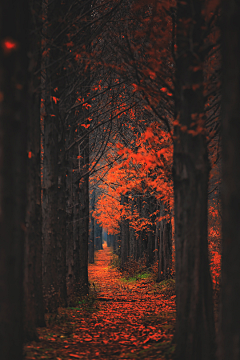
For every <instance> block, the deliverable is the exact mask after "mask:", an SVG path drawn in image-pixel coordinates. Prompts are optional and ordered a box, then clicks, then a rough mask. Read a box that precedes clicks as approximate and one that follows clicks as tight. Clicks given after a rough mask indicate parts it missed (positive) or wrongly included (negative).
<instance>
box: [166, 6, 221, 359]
mask: <svg viewBox="0 0 240 360" xmlns="http://www.w3.org/2000/svg"><path fill="white" fill-rule="evenodd" d="M203 4H204V2H203V1H201V0H195V1H194V2H193V1H191V0H186V1H178V2H177V25H176V26H177V29H176V31H177V33H176V45H177V54H176V56H177V58H176V93H175V96H176V99H175V100H176V109H175V119H176V120H175V129H174V158H173V161H174V164H173V171H174V173H173V176H174V197H175V244H176V301H177V319H176V321H177V322H176V345H177V346H176V359H178V360H180V359H181V360H182V359H185V360H207V359H209V360H210V359H211V360H212V359H214V351H215V348H214V318H213V303H212V284H211V278H210V272H209V260H208V238H207V235H208V233H207V195H208V175H209V162H208V153H207V141H206V130H205V113H204V95H203V81H204V78H203V64H204V52H203V47H202V46H203V39H204V36H203V31H204V25H205V24H204V8H203Z"/></svg>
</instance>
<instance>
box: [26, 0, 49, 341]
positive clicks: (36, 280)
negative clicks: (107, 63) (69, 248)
mask: <svg viewBox="0 0 240 360" xmlns="http://www.w3.org/2000/svg"><path fill="white" fill-rule="evenodd" d="M39 7H40V8H39ZM30 10H31V13H30V20H31V22H30V24H31V36H30V50H29V57H30V64H31V65H30V66H31V68H30V71H31V74H30V84H29V92H30V103H31V104H32V106H31V109H30V112H29V121H28V149H27V150H28V164H27V214H26V232H25V235H26V236H25V254H24V265H25V277H24V335H25V340H28V341H30V340H36V339H38V335H37V330H36V326H37V327H38V326H44V325H45V321H44V305H43V289H42V214H41V164H40V152H41V144H40V101H41V91H40V89H41V86H40V85H41V76H40V72H39V69H40V64H41V38H40V31H39V29H41V22H40V19H39V14H41V2H37V1H36V2H34V1H32V2H31V3H30ZM36 74H37V75H36Z"/></svg>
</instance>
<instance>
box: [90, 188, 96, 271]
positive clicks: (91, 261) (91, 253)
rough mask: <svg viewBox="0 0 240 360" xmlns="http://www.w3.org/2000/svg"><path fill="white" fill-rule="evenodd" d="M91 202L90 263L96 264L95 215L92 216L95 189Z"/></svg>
mask: <svg viewBox="0 0 240 360" xmlns="http://www.w3.org/2000/svg"><path fill="white" fill-rule="evenodd" d="M90 203H91V207H90V212H91V215H90V236H89V263H90V264H94V217H93V216H92V212H93V211H94V210H95V189H94V190H93V192H92V195H91V198H90Z"/></svg>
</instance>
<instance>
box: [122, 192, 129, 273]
mask: <svg viewBox="0 0 240 360" xmlns="http://www.w3.org/2000/svg"><path fill="white" fill-rule="evenodd" d="M127 203H128V197H127V196H123V195H122V196H121V204H122V205H124V204H127ZM128 257H129V220H128V219H126V218H123V219H122V221H121V268H124V265H125V263H126V262H127V260H128Z"/></svg>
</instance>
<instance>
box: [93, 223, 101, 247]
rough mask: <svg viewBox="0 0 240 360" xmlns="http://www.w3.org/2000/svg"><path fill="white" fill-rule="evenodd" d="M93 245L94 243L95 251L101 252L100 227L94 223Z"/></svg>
mask: <svg viewBox="0 0 240 360" xmlns="http://www.w3.org/2000/svg"><path fill="white" fill-rule="evenodd" d="M94 231H95V235H94V243H95V249H96V250H102V249H103V247H102V227H101V226H100V225H99V224H98V223H97V222H96V221H95V226H94Z"/></svg>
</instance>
